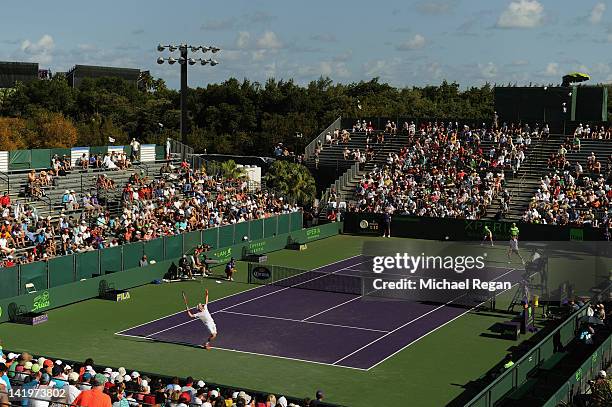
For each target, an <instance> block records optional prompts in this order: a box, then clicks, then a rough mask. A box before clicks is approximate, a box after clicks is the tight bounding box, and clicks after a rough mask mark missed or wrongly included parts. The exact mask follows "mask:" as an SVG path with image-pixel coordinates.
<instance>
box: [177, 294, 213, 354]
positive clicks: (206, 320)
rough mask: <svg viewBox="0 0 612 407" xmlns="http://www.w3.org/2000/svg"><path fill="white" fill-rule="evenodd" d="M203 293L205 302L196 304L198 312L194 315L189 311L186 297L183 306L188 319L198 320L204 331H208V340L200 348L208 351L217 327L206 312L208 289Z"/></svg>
mask: <svg viewBox="0 0 612 407" xmlns="http://www.w3.org/2000/svg"><path fill="white" fill-rule="evenodd" d="M204 293H205V296H204V298H205V302H204V304H202V303H199V304H198V312H196V313H195V314H192V313H191V311H190V310H189V305H187V300H186V297H185V306H186V307H187V314H189V317H190V318H198V319H199V320H200V321H202V323H203V324H204V326H205V327H206V330H207V331H208V340H207V341H206V343H204V344H203V345H202V347H203V348H206V349H208V350H210V348H211V346H210V343H211V342H212V341H213V340H214V339H215V338H216V337H217V325H216V324H215V321H214V320H213V317H212V315H210V312H209V311H208V288H207V289H206V291H205V292H204ZM183 296H184V295H183Z"/></svg>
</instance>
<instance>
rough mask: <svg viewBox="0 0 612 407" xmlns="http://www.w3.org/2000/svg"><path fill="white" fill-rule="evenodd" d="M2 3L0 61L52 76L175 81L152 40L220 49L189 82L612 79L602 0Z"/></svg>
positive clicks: (609, 16)
mask: <svg viewBox="0 0 612 407" xmlns="http://www.w3.org/2000/svg"><path fill="white" fill-rule="evenodd" d="M611 1H612V0H611ZM0 10H1V11H0V21H2V24H0V60H5V61H31V62H38V63H39V64H40V68H50V69H51V70H52V71H53V72H58V71H66V70H68V69H70V67H72V66H74V65H75V64H85V65H105V66H117V67H126V68H139V69H141V70H150V71H151V73H152V74H153V76H155V77H160V78H162V79H164V80H165V81H166V83H167V84H168V86H170V87H172V88H177V87H178V86H179V76H180V75H179V74H180V72H179V71H180V68H179V65H178V64H175V65H173V66H170V65H168V64H163V65H158V64H157V63H156V59H157V58H158V57H159V56H163V57H168V56H170V55H171V54H170V53H169V52H168V51H167V50H166V51H165V52H163V53H159V52H158V51H157V49H156V48H157V44H159V43H162V44H166V45H167V44H179V43H181V42H185V43H187V44H189V45H215V46H218V47H220V48H222V51H221V52H219V53H217V54H215V55H214V58H215V59H216V60H218V61H219V65H217V66H215V67H210V66H201V65H194V66H192V67H190V68H189V74H188V76H189V86H191V87H198V86H206V85H207V84H208V83H218V82H223V81H225V80H227V79H228V78H230V77H235V78H238V79H240V80H242V79H244V78H247V79H249V80H251V81H258V82H262V83H263V82H265V81H266V80H267V79H268V78H270V77H274V78H276V79H285V80H287V79H294V80H295V81H296V82H297V83H299V84H306V83H308V82H310V81H312V80H315V79H317V78H319V77H320V76H324V77H329V78H331V79H332V80H333V81H334V82H342V83H349V82H358V81H361V80H364V81H368V80H370V79H372V78H373V77H379V78H380V80H381V81H385V82H388V83H390V84H392V85H394V86H399V87H405V86H407V87H411V86H422V85H426V84H432V85H436V84H439V83H441V82H442V80H445V79H446V80H448V81H451V82H453V81H454V82H457V83H459V84H460V85H461V86H462V87H463V88H465V87H468V86H478V85H482V84H484V83H486V82H489V83H491V84H508V83H517V84H519V85H529V84H530V83H532V84H559V83H560V82H561V76H562V75H563V74H565V73H568V72H573V71H581V72H586V73H588V74H590V75H591V78H592V79H591V83H608V82H612V53H611V52H609V50H610V47H611V46H612V4H608V2H607V1H604V0H581V1H579V2H576V1H571V2H570V1H569V0H429V1H427V0H418V1H413V0H378V1H375V2H374V1H363V0H352V1H348V0H344V1H340V0H327V1H322V0H308V1H295V0H293V1H292V0H285V1H281V0H274V1H271V0H267V1H264V0H225V1H208V0H175V1H162V0H149V1H143V0H123V1H118V0H105V1H96V2H90V1H74V0H54V1H45V2H29V1H24V2H16V1H11V2H6V3H5V4H3V5H2V8H1V9H0ZM177 53H178V52H175V54H174V56H175V57H178V56H177V55H176V54H177ZM211 56H212V55H210V53H208V54H206V55H203V54H202V53H201V52H197V53H195V54H193V57H195V58H201V57H206V58H209V57H211Z"/></svg>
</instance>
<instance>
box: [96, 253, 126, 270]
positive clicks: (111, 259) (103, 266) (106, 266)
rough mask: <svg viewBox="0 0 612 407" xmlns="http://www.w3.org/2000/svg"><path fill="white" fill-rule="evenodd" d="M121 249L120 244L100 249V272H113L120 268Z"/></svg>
mask: <svg viewBox="0 0 612 407" xmlns="http://www.w3.org/2000/svg"><path fill="white" fill-rule="evenodd" d="M122 258H123V249H122V248H121V246H115V247H109V248H108V249H104V250H101V251H100V272H101V273H102V274H108V273H115V272H117V271H121V270H122V264H121V263H122Z"/></svg>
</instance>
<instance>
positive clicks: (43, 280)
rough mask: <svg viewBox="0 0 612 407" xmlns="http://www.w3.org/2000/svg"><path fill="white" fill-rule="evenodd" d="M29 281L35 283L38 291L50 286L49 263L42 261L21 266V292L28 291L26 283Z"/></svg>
mask: <svg viewBox="0 0 612 407" xmlns="http://www.w3.org/2000/svg"><path fill="white" fill-rule="evenodd" d="M29 283H32V284H34V288H35V289H36V291H40V290H44V289H46V288H49V287H47V263H45V262H42V261H40V262H36V263H28V264H23V265H22V266H21V287H20V289H21V293H25V292H27V291H26V289H25V285H26V284H29Z"/></svg>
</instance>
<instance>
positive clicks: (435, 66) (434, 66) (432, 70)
mask: <svg viewBox="0 0 612 407" xmlns="http://www.w3.org/2000/svg"><path fill="white" fill-rule="evenodd" d="M426 70H427V73H429V74H430V76H431V78H433V79H439V78H441V77H442V67H441V66H440V64H439V63H437V62H432V63H431V64H428V65H427V68H426Z"/></svg>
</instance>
